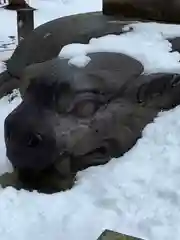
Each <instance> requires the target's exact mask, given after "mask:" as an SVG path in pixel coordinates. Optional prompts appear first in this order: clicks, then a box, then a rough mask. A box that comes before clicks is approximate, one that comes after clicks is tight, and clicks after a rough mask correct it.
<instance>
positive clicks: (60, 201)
mask: <svg viewBox="0 0 180 240" xmlns="http://www.w3.org/2000/svg"><path fill="white" fill-rule="evenodd" d="M31 5H33V6H35V7H37V8H38V9H39V10H38V11H37V12H36V16H35V20H36V24H37V25H38V24H40V23H43V22H45V21H47V20H51V19H53V18H56V17H58V16H63V15H69V14H72V13H77V12H86V11H92V10H100V9H101V0H86V1H85V0H84V1H82V0H64V1H60V0H54V1H52V0H51V1H48V0H32V4H31ZM15 17H16V16H15V14H14V13H12V12H8V11H6V10H0V19H1V20H2V19H3V22H6V21H7V22H8V23H9V25H8V27H6V26H7V24H6V26H2V25H0V41H3V43H4V44H7V43H8V42H9V43H10V41H11V39H10V38H9V37H8V36H11V35H12V36H16V26H15V25H16V20H15ZM133 26H134V29H135V30H134V32H133V33H131V34H127V35H126V36H124V37H122V36H120V37H116V38H115V37H114V36H108V37H104V38H100V39H93V40H92V41H91V42H90V45H91V44H94V45H93V47H94V48H93V50H92V48H91V47H92V45H91V47H90V46H89V45H85V46H84V45H83V46H82V45H78V46H77V45H76V46H74V45H69V46H67V47H66V48H64V49H63V51H62V52H61V54H65V55H66V56H67V55H68V57H74V56H75V57H77V59H74V61H72V62H73V63H74V64H78V63H79V59H81V60H82V58H78V57H82V56H84V55H85V54H86V53H87V52H89V51H94V49H95V50H96V51H101V50H102V48H103V49H104V48H105V49H106V50H111V51H120V52H122V51H126V53H128V54H130V55H132V56H134V57H136V58H138V59H139V60H141V61H142V62H143V64H144V65H145V66H146V68H145V70H146V71H147V72H153V71H154V72H155V71H157V70H160V69H163V70H164V71H165V70H167V71H174V72H179V68H180V66H179V60H180V54H179V53H170V51H171V46H170V44H169V42H167V41H166V40H164V38H165V37H170V36H180V26H172V25H169V26H167V25H159V24H135V25H133ZM111 41H114V42H113V46H115V47H114V48H113V49H112V48H111V49H109V47H110V45H111V46H112V44H110V43H111ZM114 43H116V44H114ZM118 43H121V45H119V46H120V47H118V46H117V45H118ZM138 44H139V45H138ZM12 46H15V44H12ZM122 46H123V47H122ZM9 47H10V45H8V46H7V48H9ZM74 49H75V50H76V51H74ZM82 49H83V51H82ZM89 49H91V50H89ZM137 49H138V51H137ZM0 51H1V49H0ZM127 51H129V52H127ZM61 54H60V55H61ZM3 57H4V56H3V55H2V53H1V52H0V58H1V59H3ZM71 60H73V58H72V59H71ZM86 60H87V59H86ZM0 64H1V65H0V67H1V70H3V64H2V63H0ZM20 101H21V99H20V98H16V99H15V100H13V102H11V103H10V104H9V103H8V100H7V98H4V99H2V100H0V114H1V121H0V133H1V134H0V136H1V138H0V174H1V173H3V172H6V171H11V166H10V164H9V163H8V161H7V159H6V157H5V147H4V140H3V121H4V118H5V117H6V116H7V114H8V113H9V112H10V111H11V110H12V109H13V108H14V107H15V106H17V105H18V104H19V102H20ZM179 136H180V107H177V108H175V109H173V110H171V111H168V112H164V113H160V114H159V116H158V117H157V118H156V119H155V121H154V123H151V124H149V125H148V126H147V127H146V128H145V129H144V132H143V137H142V138H141V139H140V140H139V141H138V142H137V144H136V145H135V146H134V148H133V149H131V150H130V151H129V152H128V153H126V154H125V155H124V156H123V157H121V158H119V159H112V161H111V162H109V163H108V164H106V165H105V166H99V167H92V168H89V169H87V170H85V171H83V172H80V173H79V174H78V181H77V183H76V185H75V186H74V187H73V189H71V190H69V191H66V192H61V193H57V194H53V195H44V194H38V193H36V192H33V193H30V192H27V191H24V190H21V191H16V190H14V189H13V188H6V189H1V190H0V240H12V239H17V240H32V239H34V240H60V239H63V240H72V239H73V240H84V239H86V240H95V239H97V237H98V236H99V235H100V234H101V232H102V231H103V230H104V229H106V228H108V229H113V230H116V231H119V232H123V233H127V234H131V235H134V236H139V237H142V238H144V239H147V240H148V239H149V240H170V239H173V240H179V238H180V228H179V225H180V137H179Z"/></svg>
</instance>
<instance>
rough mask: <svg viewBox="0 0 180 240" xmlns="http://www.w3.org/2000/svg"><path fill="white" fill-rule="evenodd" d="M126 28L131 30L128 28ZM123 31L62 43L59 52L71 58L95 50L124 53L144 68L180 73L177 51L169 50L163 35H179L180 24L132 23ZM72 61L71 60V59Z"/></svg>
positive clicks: (145, 69) (168, 44) (151, 71)
mask: <svg viewBox="0 0 180 240" xmlns="http://www.w3.org/2000/svg"><path fill="white" fill-rule="evenodd" d="M129 28H132V29H133V30H132V31H131V32H127V30H128V29H129ZM124 31H125V32H124V33H123V34H119V35H113V34H110V35H106V36H102V37H100V38H92V39H91V40H90V41H89V43H88V44H80V43H74V44H69V45H66V46H64V48H63V49H62V50H61V52H60V54H59V56H60V57H62V58H68V59H70V61H71V59H73V58H75V57H76V56H86V55H87V54H88V53H94V52H116V53H123V54H126V55H128V56H131V57H133V58H134V59H137V60H138V61H140V62H141V63H142V64H143V66H144V72H145V73H147V74H149V73H158V72H164V73H172V72H173V73H180V54H179V53H178V52H172V45H171V43H170V42H169V41H168V40H167V39H166V38H174V37H176V36H179V35H180V34H179V32H180V26H178V25H167V24H158V23H135V24H131V25H127V26H125V27H124ZM73 61H74V60H73Z"/></svg>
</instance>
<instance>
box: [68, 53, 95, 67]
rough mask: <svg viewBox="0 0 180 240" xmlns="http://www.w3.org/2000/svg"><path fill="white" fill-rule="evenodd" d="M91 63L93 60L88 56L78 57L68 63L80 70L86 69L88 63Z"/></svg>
mask: <svg viewBox="0 0 180 240" xmlns="http://www.w3.org/2000/svg"><path fill="white" fill-rule="evenodd" d="M90 61H91V58H90V57H88V56H84V55H80V56H77V57H73V58H71V59H70V60H69V61H68V64H69V65H74V66H76V67H79V68H83V67H86V66H87V65H88V63H89V62H90Z"/></svg>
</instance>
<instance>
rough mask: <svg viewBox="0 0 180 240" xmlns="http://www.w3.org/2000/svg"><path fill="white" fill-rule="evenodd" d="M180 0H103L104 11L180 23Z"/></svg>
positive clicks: (143, 18)
mask: <svg viewBox="0 0 180 240" xmlns="http://www.w3.org/2000/svg"><path fill="white" fill-rule="evenodd" d="M179 12H180V2H179V0H172V1H165V0H103V13H104V14H107V15H119V16H121V17H126V18H136V19H138V20H153V21H158V22H166V23H180V15H179Z"/></svg>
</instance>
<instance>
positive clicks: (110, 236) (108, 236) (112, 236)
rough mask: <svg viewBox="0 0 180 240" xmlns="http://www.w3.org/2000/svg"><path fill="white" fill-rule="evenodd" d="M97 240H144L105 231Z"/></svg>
mask: <svg viewBox="0 0 180 240" xmlns="http://www.w3.org/2000/svg"><path fill="white" fill-rule="evenodd" d="M97 240H145V239H142V238H137V237H133V236H130V235H125V234H122V233H118V232H114V231H110V230H105V231H104V232H103V233H102V234H101V236H100V237H99V238H98V239H97Z"/></svg>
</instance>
